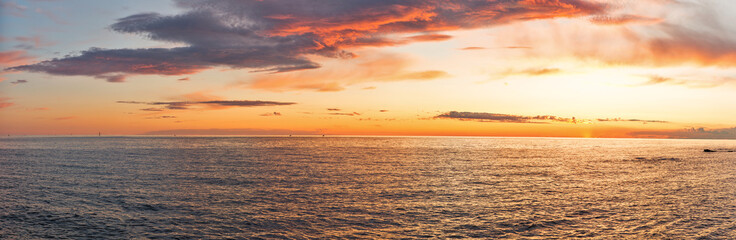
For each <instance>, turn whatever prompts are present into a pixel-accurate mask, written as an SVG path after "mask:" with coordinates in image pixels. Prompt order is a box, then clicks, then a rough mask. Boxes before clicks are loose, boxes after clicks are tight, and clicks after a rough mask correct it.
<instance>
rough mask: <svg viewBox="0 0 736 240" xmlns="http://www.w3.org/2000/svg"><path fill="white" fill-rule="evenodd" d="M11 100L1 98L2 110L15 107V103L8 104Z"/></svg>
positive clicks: (0, 107)
mask: <svg viewBox="0 0 736 240" xmlns="http://www.w3.org/2000/svg"><path fill="white" fill-rule="evenodd" d="M8 100H10V98H5V97H0V109H3V108H6V107H10V106H13V104H14V103H12V102H8Z"/></svg>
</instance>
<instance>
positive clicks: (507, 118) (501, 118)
mask: <svg viewBox="0 0 736 240" xmlns="http://www.w3.org/2000/svg"><path fill="white" fill-rule="evenodd" d="M434 119H456V120H463V121H479V122H503V123H551V122H562V123H576V124H577V123H592V120H587V119H576V118H575V117H570V118H566V117H557V116H551V115H536V116H522V115H511V114H501V113H486V112H457V111H451V112H446V113H443V114H440V115H437V116H435V117H434ZM597 121H598V122H640V123H643V124H647V123H669V122H668V121H662V120H642V119H623V118H599V119H597Z"/></svg>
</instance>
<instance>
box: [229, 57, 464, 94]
mask: <svg viewBox="0 0 736 240" xmlns="http://www.w3.org/2000/svg"><path fill="white" fill-rule="evenodd" d="M411 65H412V60H411V59H409V58H407V57H406V56H402V55H398V54H389V53H376V52H373V53H366V54H365V55H363V56H362V57H361V58H360V59H354V60H350V61H339V62H329V66H331V68H322V69H317V70H312V71H301V72H292V73H283V74H267V75H262V76H257V77H255V78H254V79H253V80H251V81H249V82H242V83H240V85H241V86H244V87H248V88H255V89H265V90H271V91H286V90H316V91H322V92H328V91H341V90H344V89H345V88H346V87H347V86H350V85H354V84H359V83H366V82H395V81H427V80H433V79H439V78H445V77H448V76H450V74H448V73H447V72H445V71H441V70H425V71H410V70H408V69H410V66H411Z"/></svg>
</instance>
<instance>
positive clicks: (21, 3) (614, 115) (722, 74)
mask: <svg viewBox="0 0 736 240" xmlns="http://www.w3.org/2000/svg"><path fill="white" fill-rule="evenodd" d="M0 11H1V13H0V69H3V70H2V72H0V134H3V135H8V134H10V135H66V134H74V135H96V134H97V133H98V132H102V133H103V134H105V135H128V134H155V135H171V134H181V135H185V134H204V135H221V134H236V135H260V134H268V135H273V134H276V135H287V134H294V135H310V134H319V135H321V134H329V135H422V136H435V135H436V136H540V137H624V138H626V137H657V138H733V139H736V24H734V23H735V22H736V14H733V13H734V12H736V1H728V0H721V1H715V0H714V1H707V0H703V1H695V0H620V1H594V0H590V1H586V0H546V1H545V0H458V1H455V0H252V1H247V0H242V1H240V0H173V1H169V0H160V1H150V0H130V1H91V0H88V1H82V0H67V1H60V0H59V1H54V0H0Z"/></svg>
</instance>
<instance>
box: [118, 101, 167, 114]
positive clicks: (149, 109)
mask: <svg viewBox="0 0 736 240" xmlns="http://www.w3.org/2000/svg"><path fill="white" fill-rule="evenodd" d="M118 103H129V102H125V101H118ZM140 110H141V111H146V112H161V111H163V110H164V109H163V108H142V109H140Z"/></svg>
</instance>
